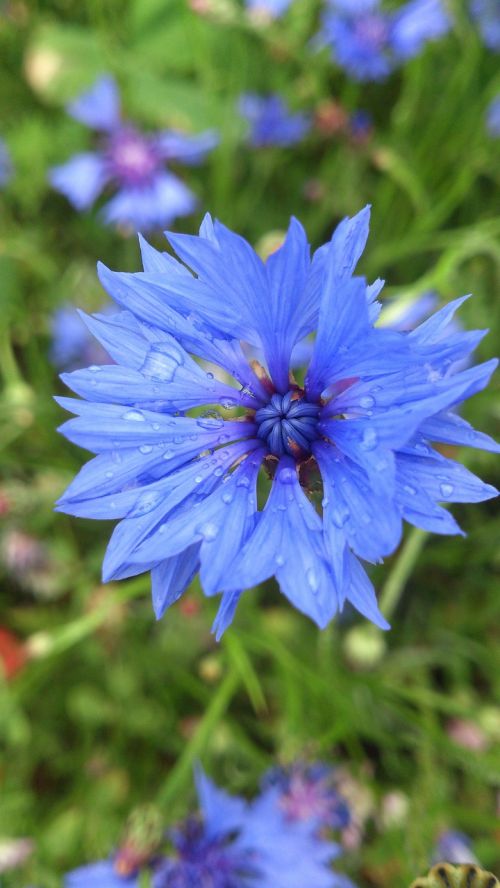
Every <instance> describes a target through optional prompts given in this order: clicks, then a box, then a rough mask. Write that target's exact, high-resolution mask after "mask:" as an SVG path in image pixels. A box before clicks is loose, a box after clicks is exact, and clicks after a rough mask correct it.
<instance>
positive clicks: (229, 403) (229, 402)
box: [219, 398, 236, 410]
mask: <svg viewBox="0 0 500 888" xmlns="http://www.w3.org/2000/svg"><path fill="white" fill-rule="evenodd" d="M219 404H220V405H221V407H224V409H225V410H231V407H236V399H235V398H221V399H220V401H219Z"/></svg>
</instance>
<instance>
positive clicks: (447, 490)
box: [439, 484, 453, 497]
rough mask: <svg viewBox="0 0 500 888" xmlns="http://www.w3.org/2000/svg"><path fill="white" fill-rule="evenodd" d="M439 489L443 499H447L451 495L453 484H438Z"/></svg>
mask: <svg viewBox="0 0 500 888" xmlns="http://www.w3.org/2000/svg"><path fill="white" fill-rule="evenodd" d="M439 489H440V491H441V493H442V495H443V496H444V497H449V496H451V495H452V493H453V484H440V485H439Z"/></svg>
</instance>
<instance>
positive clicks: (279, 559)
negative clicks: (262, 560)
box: [274, 555, 285, 567]
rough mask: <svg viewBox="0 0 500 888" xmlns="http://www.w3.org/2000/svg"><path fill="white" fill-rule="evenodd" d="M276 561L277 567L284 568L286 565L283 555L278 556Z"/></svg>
mask: <svg viewBox="0 0 500 888" xmlns="http://www.w3.org/2000/svg"><path fill="white" fill-rule="evenodd" d="M274 560H275V562H276V566H277V567H283V565H284V563H285V559H284V558H283V555H276V558H275V559H274Z"/></svg>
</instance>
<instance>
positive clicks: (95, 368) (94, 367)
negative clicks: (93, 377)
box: [88, 364, 102, 373]
mask: <svg viewBox="0 0 500 888" xmlns="http://www.w3.org/2000/svg"><path fill="white" fill-rule="evenodd" d="M88 369H89V370H90V372H91V373H99V371H100V370H102V367H98V366H97V364H92V365H91V366H90V367H89V368H88Z"/></svg>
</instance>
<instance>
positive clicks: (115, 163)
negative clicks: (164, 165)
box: [107, 127, 160, 185]
mask: <svg viewBox="0 0 500 888" xmlns="http://www.w3.org/2000/svg"><path fill="white" fill-rule="evenodd" d="M107 156H108V162H109V165H110V168H111V172H112V175H113V176H114V178H116V179H118V180H119V181H120V182H121V183H122V184H124V185H145V184H146V183H147V182H149V181H150V180H151V177H152V176H153V175H154V174H155V173H156V171H157V169H158V167H159V165H160V157H159V155H158V152H157V150H156V148H155V146H154V144H153V142H152V140H151V139H150V138H148V137H147V136H144V135H142V133H139V132H138V131H137V130H135V129H133V128H132V127H123V128H122V129H119V130H117V131H116V132H114V133H113V135H112V136H111V138H110V140H109V143H108V146H107Z"/></svg>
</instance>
